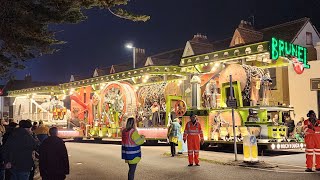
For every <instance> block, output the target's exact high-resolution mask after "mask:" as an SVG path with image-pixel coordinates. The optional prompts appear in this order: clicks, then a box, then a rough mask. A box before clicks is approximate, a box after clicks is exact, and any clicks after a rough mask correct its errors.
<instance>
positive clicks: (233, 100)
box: [229, 74, 238, 161]
mask: <svg viewBox="0 0 320 180" xmlns="http://www.w3.org/2000/svg"><path fill="white" fill-rule="evenodd" d="M229 102H230V105H231V108H232V128H233V144H234V160H235V161H238V149H237V138H236V137H237V136H236V124H235V119H234V108H235V107H236V106H237V102H236V101H235V99H234V95H233V86H232V75H231V74H230V99H229Z"/></svg>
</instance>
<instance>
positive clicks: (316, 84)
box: [310, 78, 320, 91]
mask: <svg viewBox="0 0 320 180" xmlns="http://www.w3.org/2000/svg"><path fill="white" fill-rule="evenodd" d="M310 89H311V91H320V78H314V79H310Z"/></svg>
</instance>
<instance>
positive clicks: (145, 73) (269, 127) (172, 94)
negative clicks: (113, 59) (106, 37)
mask: <svg viewBox="0 0 320 180" xmlns="http://www.w3.org/2000/svg"><path fill="white" fill-rule="evenodd" d="M271 53H272V52H271V51H270V47H269V42H268V41H265V42H259V43H255V44H250V45H245V46H239V47H236V48H229V49H226V50H221V51H215V52H211V53H207V54H202V55H197V56H191V57H184V58H181V61H180V64H179V65H174V64H173V65H166V66H145V67H141V68H137V69H131V70H128V71H123V72H115V73H111V74H107V75H104V76H98V77H93V78H88V79H83V80H79V81H74V82H68V83H64V84H60V85H58V86H52V87H35V88H30V89H24V90H18V91H13V92H10V96H13V97H16V101H15V113H14V114H15V119H24V118H27V116H28V117H29V118H30V119H35V120H40V119H41V120H45V121H46V122H47V123H48V124H59V125H61V126H63V128H65V132H67V131H70V132H71V131H72V132H74V131H76V132H78V133H77V134H76V135H75V134H74V133H73V134H72V136H75V138H83V137H85V138H95V139H102V138H120V136H121V133H120V132H121V129H122V128H123V127H124V126H125V120H126V119H127V118H128V117H135V118H136V120H137V129H138V131H139V133H140V134H143V135H145V136H146V139H147V140H148V141H151V142H157V141H158V140H164V141H165V140H166V138H167V137H166V135H167V134H166V133H167V127H168V125H169V124H170V121H171V117H174V116H176V117H177V116H181V117H182V125H183V126H184V124H185V123H186V122H187V121H188V120H189V117H188V116H189V115H190V113H191V112H192V113H196V114H197V118H198V121H199V122H200V124H201V125H202V127H203V131H204V138H205V145H204V146H208V145H210V144H220V145H221V144H222V145H225V144H229V143H232V141H233V140H234V139H233V137H234V134H233V131H232V126H233V123H232V122H233V121H232V118H231V107H230V105H229V103H228V100H230V90H232V91H233V94H234V100H235V101H236V108H235V126H236V134H235V137H236V141H238V142H239V144H241V143H242V140H243V137H244V136H245V135H249V134H251V135H255V136H256V137H257V139H258V145H260V146H263V147H265V148H270V149H281V148H301V147H303V143H300V142H297V141H296V140H295V139H294V138H292V137H291V136H290V135H288V128H287V127H286V126H284V125H283V124H284V120H285V118H286V117H288V116H292V115H293V108H292V107H288V106H286V105H283V104H282V105H279V104H276V102H277V100H275V99H273V96H272V92H271V90H270V86H271V84H272V83H273V82H272V79H271V78H270V74H269V71H268V68H272V67H281V66H289V65H291V64H292V63H291V62H290V60H288V59H287V58H285V57H278V59H275V60H273V59H271V58H270V57H271V56H270V54H271ZM230 75H231V76H232V83H231V84H232V87H230V83H229V81H230ZM63 102H65V103H63ZM64 104H68V106H65V105H64ZM29 106H30V108H29ZM31 106H32V107H34V108H31ZM30 109H31V111H30ZM22 112H25V113H22ZM39 112H41V113H42V114H43V113H47V114H46V115H40V114H41V113H39ZM22 114H25V115H26V116H22ZM34 117H36V118H34ZM60 121H61V122H62V121H63V122H64V123H65V124H63V123H59V122H60ZM66 127H68V128H66ZM68 129H69V130H68ZM64 135H66V136H68V134H64Z"/></svg>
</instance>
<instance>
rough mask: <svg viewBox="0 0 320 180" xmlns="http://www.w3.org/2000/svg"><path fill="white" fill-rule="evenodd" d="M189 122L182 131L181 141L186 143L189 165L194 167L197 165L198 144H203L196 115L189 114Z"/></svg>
mask: <svg viewBox="0 0 320 180" xmlns="http://www.w3.org/2000/svg"><path fill="white" fill-rule="evenodd" d="M190 120H191V121H189V122H188V123H187V124H186V127H185V129H184V134H183V141H184V142H185V141H186V140H187V143H188V157H189V165H188V166H193V162H194V163H195V164H196V166H200V165H199V151H200V143H201V144H203V142H204V139H203V133H202V129H201V125H200V123H199V122H197V118H196V115H194V114H193V113H191V114H190Z"/></svg>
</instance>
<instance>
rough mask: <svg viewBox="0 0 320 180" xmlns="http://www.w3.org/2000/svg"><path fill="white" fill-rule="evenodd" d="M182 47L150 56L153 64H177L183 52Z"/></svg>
mask: <svg viewBox="0 0 320 180" xmlns="http://www.w3.org/2000/svg"><path fill="white" fill-rule="evenodd" d="M183 50H184V49H183V48H180V49H175V50H171V51H166V52H163V53H159V54H155V55H152V56H150V58H151V60H152V62H153V65H155V66H165V65H179V64H180V60H181V57H182V54H183Z"/></svg>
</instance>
